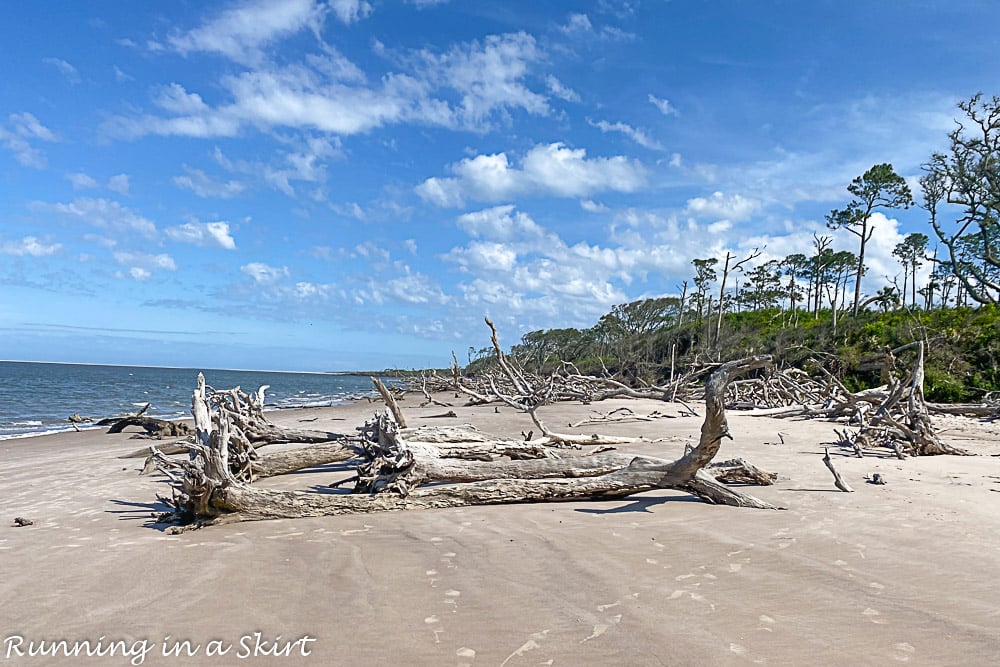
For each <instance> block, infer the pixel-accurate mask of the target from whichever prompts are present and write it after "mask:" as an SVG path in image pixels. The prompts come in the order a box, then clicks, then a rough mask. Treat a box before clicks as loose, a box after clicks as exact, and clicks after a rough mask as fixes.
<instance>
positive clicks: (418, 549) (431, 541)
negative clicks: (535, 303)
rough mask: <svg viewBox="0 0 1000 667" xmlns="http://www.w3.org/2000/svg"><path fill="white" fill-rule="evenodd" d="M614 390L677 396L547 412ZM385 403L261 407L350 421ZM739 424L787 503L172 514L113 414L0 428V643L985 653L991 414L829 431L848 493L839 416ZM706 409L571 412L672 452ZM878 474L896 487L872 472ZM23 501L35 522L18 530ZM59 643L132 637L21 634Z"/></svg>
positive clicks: (232, 652) (270, 655)
mask: <svg viewBox="0 0 1000 667" xmlns="http://www.w3.org/2000/svg"><path fill="white" fill-rule="evenodd" d="M618 405H628V406H629V407H631V408H632V409H633V410H635V411H636V412H637V413H640V414H645V413H649V412H652V411H653V410H660V411H662V412H667V413H668V414H679V413H680V410H679V409H671V408H672V407H674V406H670V405H666V406H665V405H664V404H663V403H656V402H651V401H650V402H645V401H627V402H624V401H623V402H614V401H608V402H606V403H604V404H601V405H599V406H582V405H557V406H552V407H546V408H543V417H544V418H545V419H546V422H547V423H549V425H550V426H552V427H553V428H557V427H558V429H559V430H561V431H567V430H570V429H569V428H568V427H567V426H566V424H568V423H570V422H575V421H578V420H580V419H582V418H584V417H585V416H587V415H588V414H589V413H591V412H592V410H593V408H599V409H600V410H601V411H604V412H606V411H608V410H610V409H613V408H614V407H617V406H618ZM374 407H375V406H373V405H370V404H368V403H357V404H354V405H351V406H344V407H340V408H329V409H317V410H307V411H295V412H281V413H274V416H275V419H276V421H279V422H282V423H288V424H296V423H298V420H302V419H314V418H315V421H311V422H309V423H308V425H309V426H310V427H312V428H325V429H329V430H340V431H350V430H352V429H353V427H354V426H356V425H359V424H361V423H362V422H363V421H364V419H365V417H366V416H368V415H370V414H371V413H372V411H373V409H374ZM678 407H679V406H678ZM404 409H405V410H406V411H407V415H408V417H409V419H410V421H411V422H413V424H414V425H419V424H420V423H435V424H440V423H441V421H442V420H440V419H431V418H429V417H430V415H434V414H440V413H441V412H442V410H441V408H440V407H428V408H419V407H416V405H410V406H407V405H406V403H404ZM454 409H455V411H456V412H457V413H458V415H459V418H458V419H457V420H450V421H454V422H468V423H474V424H476V425H477V426H478V427H480V428H481V429H483V430H486V431H490V432H494V433H498V434H506V435H517V434H519V433H520V432H521V431H522V430H524V431H526V430H528V429H529V428H530V422H529V421H528V419H527V418H526V417H524V416H523V415H520V414H517V413H515V412H513V411H512V410H510V409H508V408H501V411H500V413H499V414H496V413H494V408H493V407H492V406H487V407H456V408H454ZM730 423H731V426H732V430H733V434H734V436H735V440H734V441H731V442H730V441H727V442H725V444H724V445H723V449H722V452H721V454H720V457H727V458H728V457H731V456H742V457H744V458H746V459H747V460H749V461H751V462H753V463H754V464H756V465H758V466H760V467H763V468H765V469H768V470H772V471H775V472H778V473H779V474H780V478H779V481H778V483H777V484H776V485H775V486H773V487H767V488H755V489H753V493H754V495H757V496H758V497H760V498H762V499H764V500H768V501H770V502H773V503H776V504H780V505H782V506H784V507H787V508H788V509H786V510H785V511H780V512H779V511H762V510H748V509H734V508H728V507H714V506H709V505H706V504H704V503H701V502H699V501H697V500H696V499H693V498H691V497H690V496H687V495H684V494H681V493H677V492H673V491H664V492H656V493H647V494H642V495H639V496H635V497H632V498H628V499H625V500H621V501H615V502H600V503H580V502H575V503H561V504H539V505H521V506H506V507H476V508H463V509H453V510H439V511H427V512H407V513H387V514H376V515H366V516H346V517H330V518H319V519H301V520H285V521H269V522H256V523H240V524H235V525H229V526H218V527H213V528H209V529H204V530H200V531H193V532H189V533H185V534H182V535H178V536H174V535H168V534H166V533H165V532H164V531H163V527H162V526H158V525H155V524H154V523H153V522H152V520H151V515H152V514H155V513H156V512H158V511H161V510H162V509H164V508H163V506H162V505H161V504H160V503H159V502H158V501H157V500H156V494H157V493H167V487H166V485H164V484H163V483H162V482H161V481H159V480H158V479H157V478H156V477H139V476H138V475H137V471H138V469H139V468H140V467H141V465H142V462H141V460H138V459H119V458H117V457H118V456H119V455H121V454H124V453H126V452H129V451H132V450H134V449H136V448H137V447H139V446H140V445H141V444H142V443H139V442H138V441H135V440H129V439H128V437H129V435H128V434H124V435H117V436H109V435H105V434H103V433H100V432H87V433H79V434H77V433H67V434H60V435H53V436H45V437H41V438H30V439H22V440H9V441H3V442H0V460H2V463H0V501H2V505H0V506H2V508H3V513H4V515H3V517H2V520H3V523H2V527H0V563H2V568H3V569H2V571H3V574H4V576H3V577H2V578H0V599H2V601H3V602H2V605H0V641H2V642H3V643H2V644H0V664H11V665H22V664H24V665H47V664H94V665H114V664H120V665H128V664H145V665H168V664H169V665H174V664H177V665H184V664H189V665H231V664H233V665H235V664H260V665H276V664H288V665H295V664H324V665H326V664H358V663H368V664H399V665H473V666H479V665H509V666H514V665H547V664H551V665H605V664H622V665H740V664H766V665H807V664H808V665H813V664H815V665H887V664H897V663H901V664H902V663H905V664H908V665H994V664H997V663H1000V437H998V436H1000V425H998V424H989V423H983V422H980V421H978V420H972V419H963V418H949V419H947V420H938V421H937V425H938V427H939V428H941V429H942V430H943V435H944V436H945V437H946V439H948V440H949V441H950V442H953V443H955V444H958V445H960V446H963V447H966V448H968V449H971V450H972V451H974V452H976V453H978V454H980V455H979V456H975V457H934V458H922V459H908V460H906V461H898V460H896V459H895V458H884V457H875V456H871V457H866V458H864V459H855V458H849V457H846V456H840V455H836V454H835V453H833V452H831V454H833V455H834V456H835V461H836V464H837V466H838V468H839V469H840V471H841V472H842V474H843V475H844V477H845V479H846V480H847V481H848V483H849V484H851V485H852V486H853V487H854V488H855V490H856V492H855V493H853V494H846V493H841V492H839V491H837V490H835V489H834V487H833V484H832V478H831V476H830V473H829V471H828V470H827V469H826V468H825V467H824V466H823V463H822V461H821V456H822V452H823V444H822V443H824V442H827V443H829V442H830V441H832V440H833V439H834V434H833V426H832V425H831V424H830V423H826V422H821V421H789V420H774V419H770V418H759V417H756V418H755V417H748V416H744V415H740V414H739V413H730ZM700 425H701V421H700V419H697V418H694V417H676V418H672V419H659V420H656V421H653V422H639V423H631V424H614V425H601V426H585V427H582V430H581V431H580V432H583V433H586V432H590V431H600V432H602V433H617V434H623V435H638V434H644V435H647V436H649V437H659V438H665V440H663V441H661V442H657V443H654V444H638V445H634V446H630V447H628V448H625V447H623V448H621V449H623V450H624V451H635V452H642V453H647V454H652V455H660V456H674V455H676V454H677V453H679V452H680V451H682V450H683V446H684V444H685V442H692V443H693V442H696V440H697V434H698V429H699V428H700ZM779 432H780V433H781V436H780V437H779V435H778V434H779ZM782 441H783V442H782ZM875 472H879V473H881V474H883V475H884V476H885V477H886V478H887V480H888V484H887V485H885V486H874V485H870V484H866V483H865V479H864V478H865V475H870V474H871V473H875ZM345 474H346V473H345V472H344V466H343V465H342V464H341V465H333V466H330V468H329V469H321V470H312V471H307V472H301V473H298V474H293V475H286V476H283V477H278V478H272V479H267V480H264V481H262V482H261V484H263V485H267V486H271V487H276V488H299V489H305V490H309V489H314V490H316V491H317V492H326V491H327V489H326V485H327V484H328V483H329V482H330V481H333V480H335V479H338V478H340V477H343V476H344V475H345ZM17 516H23V517H26V518H29V519H31V520H33V521H34V524H33V525H31V526H27V527H23V528H14V527H11V523H12V521H13V519H14V517H17ZM258 633H259V634H258ZM167 637H169V639H166V640H165V638H167ZM60 639H62V640H67V641H68V642H74V641H84V640H89V641H91V642H98V640H99V639H100V641H103V642H105V643H110V642H113V641H121V642H122V644H120V645H119V646H120V648H122V650H124V649H126V648H127V649H129V650H133V652H132V653H129V654H128V655H122V654H121V653H122V651H119V652H118V653H117V654H116V655H114V656H107V655H105V656H104V657H96V656H95V657H89V658H88V657H83V656H78V657H52V656H48V655H42V656H34V657H30V656H28V655H26V654H25V655H23V656H19V655H18V654H17V653H18V651H22V652H26V651H27V649H28V648H29V643H30V642H36V647H37V642H38V641H40V640H45V641H53V640H60ZM184 641H187V642H189V643H188V644H184V643H183V642H184ZM177 642H182V643H181V644H180V645H178V644H177ZM212 642H214V643H212ZM165 650H166V652H167V653H168V655H166V656H165V655H163V653H164V651H165ZM175 650H178V651H180V652H181V653H182V654H185V653H188V652H191V653H194V655H192V656H190V657H183V656H177V655H173V654H172V653H173V652H174V651H175ZM209 651H212V652H214V653H220V652H223V651H225V653H224V654H223V655H208V652H209ZM140 653H141V655H140ZM304 653H308V654H309V655H308V656H305V655H303V654H304ZM8 654H9V655H8Z"/></svg>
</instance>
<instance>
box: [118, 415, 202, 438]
mask: <svg viewBox="0 0 1000 667" xmlns="http://www.w3.org/2000/svg"><path fill="white" fill-rule="evenodd" d="M129 426H138V427H140V428H142V429H143V430H144V431H145V432H146V436H148V437H151V438H178V437H180V436H184V435H190V434H191V427H190V426H188V425H187V424H185V423H184V422H175V421H167V420H165V419H155V418H153V417H143V416H134V415H131V416H128V417H122V418H121V419H118V420H117V421H115V422H114V423H113V424H112V425H111V428H109V429H108V433H109V434H111V433H121V432H123V431H124V430H125V429H126V428H128V427H129Z"/></svg>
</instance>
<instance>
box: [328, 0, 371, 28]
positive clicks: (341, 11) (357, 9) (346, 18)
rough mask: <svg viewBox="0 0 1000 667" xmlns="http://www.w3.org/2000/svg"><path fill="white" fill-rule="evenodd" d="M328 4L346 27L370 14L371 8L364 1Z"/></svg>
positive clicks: (335, 1) (341, 1)
mask: <svg viewBox="0 0 1000 667" xmlns="http://www.w3.org/2000/svg"><path fill="white" fill-rule="evenodd" d="M329 3H330V9H332V10H333V13H334V14H335V15H336V16H337V18H338V19H340V21H341V22H342V23H346V24H348V25H350V24H351V23H356V22H357V21H360V20H361V19H363V18H365V17H366V16H368V15H369V14H371V12H372V6H371V5H370V4H368V3H367V2H365V1H364V0H329Z"/></svg>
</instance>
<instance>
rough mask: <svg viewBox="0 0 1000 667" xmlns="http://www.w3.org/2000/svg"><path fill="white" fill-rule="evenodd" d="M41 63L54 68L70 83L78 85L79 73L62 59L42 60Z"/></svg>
mask: <svg viewBox="0 0 1000 667" xmlns="http://www.w3.org/2000/svg"><path fill="white" fill-rule="evenodd" d="M42 62H43V63H45V64H46V65H51V66H52V67H55V68H56V69H57V70H59V73H60V74H62V75H63V76H64V77H66V80H67V81H69V82H70V83H73V84H76V83H80V73H79V72H78V71H76V68H75V67H73V66H72V65H70V64H69V63H68V62H66V61H65V60H63V59H62V58H42Z"/></svg>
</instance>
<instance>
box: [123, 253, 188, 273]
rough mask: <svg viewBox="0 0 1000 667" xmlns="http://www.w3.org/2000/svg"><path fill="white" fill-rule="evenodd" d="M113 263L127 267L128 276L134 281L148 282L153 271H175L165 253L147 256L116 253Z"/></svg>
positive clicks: (171, 261)
mask: <svg viewBox="0 0 1000 667" xmlns="http://www.w3.org/2000/svg"><path fill="white" fill-rule="evenodd" d="M114 258H115V261H116V262H118V263H119V264H121V265H122V266H127V267H129V275H130V276H132V278H134V279H135V280H148V279H149V278H150V277H152V275H153V272H154V271H176V270H177V264H176V263H175V262H174V259H173V258H172V257H171V256H170V255H167V254H165V253H161V254H158V255H149V254H145V253H141V252H126V251H122V252H116V253H114Z"/></svg>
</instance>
